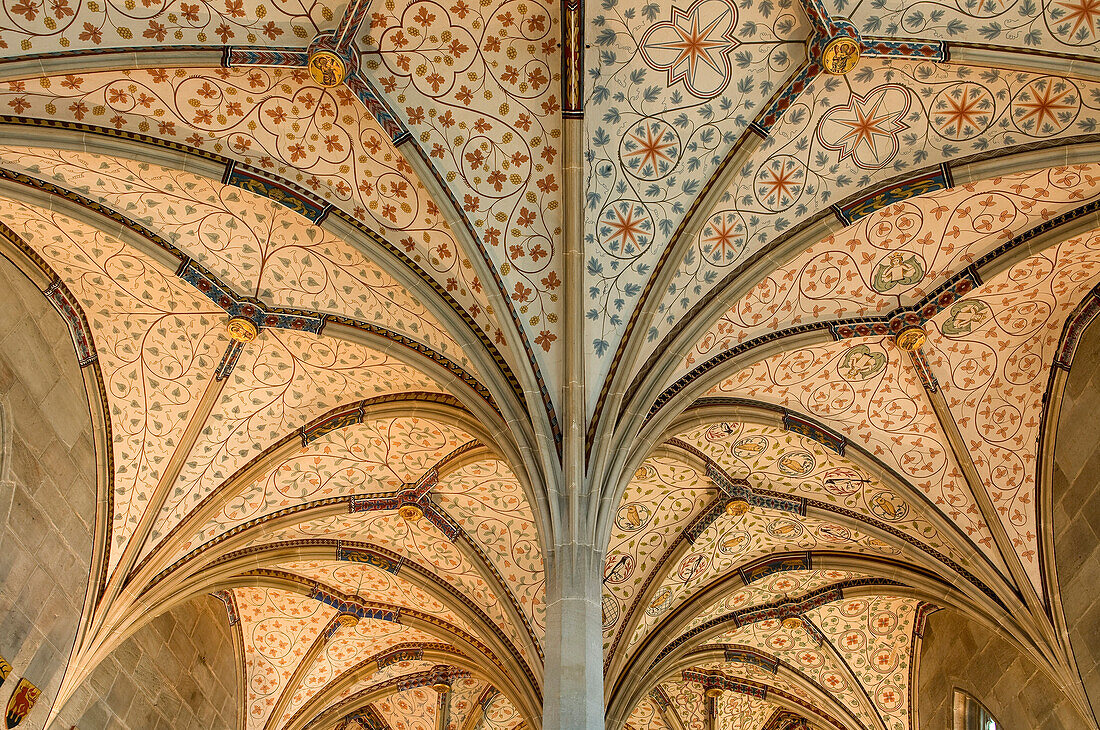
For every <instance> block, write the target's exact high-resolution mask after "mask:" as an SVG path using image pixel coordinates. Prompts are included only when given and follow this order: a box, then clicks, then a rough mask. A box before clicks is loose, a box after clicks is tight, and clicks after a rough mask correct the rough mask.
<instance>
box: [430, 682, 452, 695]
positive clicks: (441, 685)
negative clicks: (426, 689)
mask: <svg viewBox="0 0 1100 730" xmlns="http://www.w3.org/2000/svg"><path fill="white" fill-rule="evenodd" d="M432 689H434V690H435V691H436V692H438V693H439V694H443V693H444V692H450V691H451V683H450V682H447V681H445V680H443V679H437V680H435V681H434V682H432Z"/></svg>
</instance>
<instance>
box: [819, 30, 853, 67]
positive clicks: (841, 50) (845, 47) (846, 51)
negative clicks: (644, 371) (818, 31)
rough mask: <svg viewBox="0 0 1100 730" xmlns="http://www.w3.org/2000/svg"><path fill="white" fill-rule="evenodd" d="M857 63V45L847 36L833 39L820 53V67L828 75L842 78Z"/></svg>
mask: <svg viewBox="0 0 1100 730" xmlns="http://www.w3.org/2000/svg"><path fill="white" fill-rule="evenodd" d="M858 62H859V44H858V43H856V42H855V41H854V40H852V39H851V38H849V37H848V36H840V37H838V38H833V39H832V40H831V41H829V44H828V45H827V46H825V50H824V51H822V52H821V65H822V66H824V67H825V70H826V71H827V72H828V73H831V74H836V75H838V76H843V75H844V74H846V73H848V72H849V71H851V70H852V69H853V68H855V67H856V63H858Z"/></svg>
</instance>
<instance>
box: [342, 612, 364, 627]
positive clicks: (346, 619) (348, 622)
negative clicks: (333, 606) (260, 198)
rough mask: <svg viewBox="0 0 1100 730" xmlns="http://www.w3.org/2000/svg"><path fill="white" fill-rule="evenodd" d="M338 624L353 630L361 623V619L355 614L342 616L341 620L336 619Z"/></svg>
mask: <svg viewBox="0 0 1100 730" xmlns="http://www.w3.org/2000/svg"><path fill="white" fill-rule="evenodd" d="M336 623H338V624H340V625H341V626H346V627H348V628H351V627H352V626H355V625H356V624H357V623H359V617H358V616H356V615H355V614H353V613H344V614H340V618H338V619H336Z"/></svg>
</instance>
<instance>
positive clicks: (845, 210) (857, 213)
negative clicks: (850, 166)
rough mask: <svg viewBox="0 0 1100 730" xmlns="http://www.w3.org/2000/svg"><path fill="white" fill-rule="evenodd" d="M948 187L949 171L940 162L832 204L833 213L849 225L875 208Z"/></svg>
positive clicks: (949, 181) (949, 180)
mask: <svg viewBox="0 0 1100 730" xmlns="http://www.w3.org/2000/svg"><path fill="white" fill-rule="evenodd" d="M950 187H952V185H951V177H950V171H949V170H948V168H947V165H946V164H942V165H940V166H939V168H938V169H935V170H932V171H931V172H926V173H924V174H923V175H918V176H916V177H913V178H910V179H908V180H902V181H901V182H894V183H889V184H887V185H886V186H884V187H881V188H879V189H877V190H874V191H872V192H870V193H868V194H867V195H864V196H862V197H860V198H857V199H856V200H853V201H851V202H848V203H846V204H844V205H834V206H833V213H835V214H836V217H837V218H838V219H839V220H840V222H841V223H843V224H844V225H846V226H850V225H852V224H853V223H855V222H856V221H857V220H859V219H860V218H863V217H864V216H868V215H870V214H871V213H874V212H875V211H876V210H881V209H883V208H886V207H888V206H890V205H893V204H894V203H900V202H902V201H903V200H908V199H909V198H915V197H917V196H919V195H928V194H929V193H934V192H936V191H937V190H946V189H947V188H950Z"/></svg>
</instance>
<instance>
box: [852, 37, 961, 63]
mask: <svg viewBox="0 0 1100 730" xmlns="http://www.w3.org/2000/svg"><path fill="white" fill-rule="evenodd" d="M860 55H863V56H866V57H868V58H875V57H883V56H893V57H895V58H898V57H900V58H911V59H914V60H926V61H938V62H940V63H946V62H947V60H948V58H949V57H950V53H949V51H948V48H947V44H946V43H944V42H942V41H924V40H911V41H906V40H899V39H895V38H864V39H863V48H862V49H861V50H860Z"/></svg>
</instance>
